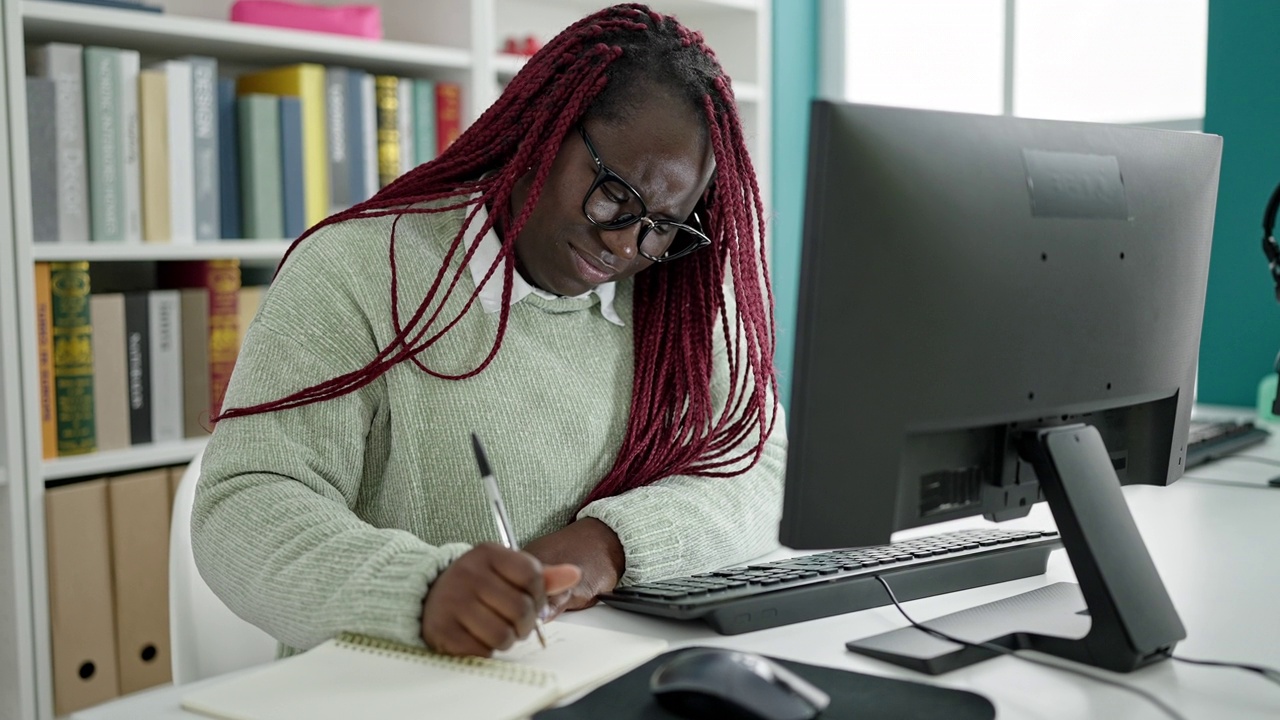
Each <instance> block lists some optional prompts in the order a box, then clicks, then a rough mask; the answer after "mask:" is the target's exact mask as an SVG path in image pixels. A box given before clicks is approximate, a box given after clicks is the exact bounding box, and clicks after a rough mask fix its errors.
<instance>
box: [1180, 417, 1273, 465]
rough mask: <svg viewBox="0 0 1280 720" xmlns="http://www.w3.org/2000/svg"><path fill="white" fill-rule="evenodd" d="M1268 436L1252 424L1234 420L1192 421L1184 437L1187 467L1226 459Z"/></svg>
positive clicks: (1264, 439) (1264, 430)
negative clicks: (1185, 440)
mask: <svg viewBox="0 0 1280 720" xmlns="http://www.w3.org/2000/svg"><path fill="white" fill-rule="evenodd" d="M1270 436H1271V433H1270V432H1268V431H1267V430H1266V429H1265V428H1260V427H1258V426H1257V425H1254V424H1253V423H1252V422H1249V421H1248V420H1245V421H1243V422H1237V421H1234V420H1227V421H1219V422H1204V421H1196V420H1192V421H1191V431H1190V432H1189V433H1188V434H1187V464H1186V466H1187V468H1193V467H1195V466H1197V465H1203V464H1205V463H1207V462H1209V461H1210V460H1217V459H1219V458H1222V457H1226V456H1227V455H1230V454H1231V453H1235V452H1240V451H1241V450H1243V449H1245V448H1247V447H1250V446H1252V445H1257V444H1259V443H1262V442H1264V441H1266V439H1267V438H1268V437H1270Z"/></svg>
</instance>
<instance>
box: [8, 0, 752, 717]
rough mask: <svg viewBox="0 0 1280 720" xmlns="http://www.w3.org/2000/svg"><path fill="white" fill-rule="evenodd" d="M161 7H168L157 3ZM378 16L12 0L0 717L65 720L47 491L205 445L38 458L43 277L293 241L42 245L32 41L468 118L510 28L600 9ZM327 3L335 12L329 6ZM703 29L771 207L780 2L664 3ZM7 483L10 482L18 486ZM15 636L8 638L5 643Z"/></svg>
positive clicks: (448, 8)
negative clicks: (269, 76) (452, 86)
mask: <svg viewBox="0 0 1280 720" xmlns="http://www.w3.org/2000/svg"><path fill="white" fill-rule="evenodd" d="M149 1H151V2H155V1H157V0H149ZM370 1H371V2H372V4H375V5H378V6H379V7H380V8H381V10H382V17H383V28H384V33H385V36H386V37H385V39H383V40H378V41H373V40H366V39H359V38H351V37H345V36H339V35H326V34H316V33H308V32H300V31H293V30H286V29H278V28H268V27H257V26H251V25H243V24H235V23H230V22H228V21H226V20H225V18H227V17H228V16H229V9H230V6H231V0H163V5H164V7H165V12H164V13H163V14H159V15H157V14H151V13H143V12H136V11H128V10H114V9H107V8H100V7H93V6H88V5H79V4H69V3H62V2H50V1H47V0H0V58H2V61H3V63H4V66H3V67H4V81H5V82H4V86H5V88H6V89H5V90H4V92H5V93H6V95H5V97H4V100H5V102H4V110H3V111H0V136H2V137H3V138H4V142H2V143H0V168H4V169H5V170H4V171H0V217H4V218H7V220H6V221H4V222H0V381H2V382H3V385H0V720H10V719H11V718H13V719H17V718H21V719H23V720H27V719H28V718H34V719H36V720H53V718H54V714H53V702H52V683H51V678H50V668H51V657H50V637H49V613H48V587H47V577H46V570H45V568H46V557H45V546H44V537H45V527H44V490H45V483H46V481H51V480H66V479H72V478H78V477H94V476H97V475H101V474H107V473H114V472H124V471H129V470H134V469H140V468H145V467H153V466H159V465H168V464H180V463H183V462H186V461H188V460H190V459H191V458H193V457H194V456H195V455H196V454H198V453H199V452H200V451H201V449H202V448H203V446H204V443H205V440H204V439H190V440H183V441H179V442H175V443H162V444H156V445H146V446H137V447H132V448H129V449H127V450H119V451H110V452H99V453H93V454H89V455H83V456H75V457H67V458H58V459H54V460H48V461H46V460H44V459H43V458H42V454H41V447H40V437H41V433H40V432H39V427H40V424H39V420H38V408H37V397H36V392H35V389H36V388H37V387H38V384H37V375H38V373H37V361H36V353H35V347H36V343H35V337H36V335H35V321H34V318H35V301H34V279H33V274H32V267H33V265H34V263H36V262H40V261H55V260H89V261H90V262H99V263H101V262H118V261H119V262H124V261H161V260H194V259H211V258H232V257H234V258H240V259H242V260H245V261H254V262H272V261H275V260H277V259H278V258H279V257H281V256H282V255H283V254H284V252H285V250H286V248H287V247H288V244H289V243H288V241H287V240H283V239H282V240H278V241H220V242H209V243H197V244H195V245H150V244H124V245H94V244H87V245H76V246H71V245H58V244H44V243H41V244H36V243H33V242H31V240H30V238H31V232H32V218H31V211H30V208H31V197H30V189H29V186H28V185H29V183H28V181H27V178H28V173H29V166H28V155H27V153H28V150H27V137H28V133H27V127H26V97H25V93H24V91H23V88H24V83H23V76H24V75H25V60H24V46H25V45H26V44H29V43H30V44H35V43H41V42H49V41H62V42H71V43H77V44H81V45H106V46H112V47H123V48H130V49H135V50H138V51H140V52H141V53H142V56H143V61H144V62H149V61H151V60H156V59H162V58H166V57H171V56H177V55H185V54H193V53H194V54H204V55H211V56H214V57H216V58H218V59H219V61H220V69H221V70H222V71H224V72H225V73H228V74H235V73H239V72H241V71H244V70H247V69H256V68H265V67H271V66H274V65H283V64H288V63H294V62H316V63H320V64H333V65H343V66H350V67H357V68H361V69H364V70H368V71H373V72H386V73H393V74H398V75H404V76H423V77H432V78H437V79H443V80H452V81H455V82H459V83H461V84H462V85H463V95H464V123H470V122H471V121H473V120H474V119H475V118H477V117H479V116H480V114H481V113H482V112H483V111H484V110H485V109H486V108H487V107H488V106H489V104H490V103H492V101H493V100H494V99H495V98H496V97H497V93H498V92H499V87H500V85H499V83H500V82H503V81H506V80H509V79H510V78H511V77H513V76H514V75H515V74H516V73H517V72H519V70H520V68H521V67H522V66H523V64H524V58H522V57H518V56H509V55H504V54H502V53H501V52H499V51H500V49H501V45H502V40H503V38H504V37H505V36H506V35H507V34H511V33H516V32H519V33H523V34H529V33H533V34H535V35H537V36H538V37H540V38H541V39H542V40H544V41H545V40H547V39H549V38H550V37H551V36H553V35H554V34H555V33H556V32H558V31H559V30H560V29H562V28H563V27H564V26H566V25H568V24H570V23H571V22H573V21H575V20H577V19H578V18H580V17H582V16H583V15H585V14H587V13H589V12H593V11H595V10H597V9H599V8H600V7H601V6H603V5H604V4H605V3H604V2H602V1H601V0H431V1H430V2H422V1H421V0H366V2H370ZM322 2H324V3H326V4H336V0H334V2H329V0H322ZM657 5H658V7H659V9H661V10H662V11H663V12H668V13H672V14H675V15H676V16H677V17H679V18H680V19H681V20H682V21H683V22H685V23H686V24H687V25H689V26H690V27H693V28H696V29H699V30H701V31H703V33H704V34H705V35H706V37H707V41H708V43H709V44H710V45H711V47H712V48H714V49H715V51H716V53H717V56H718V57H719V59H720V61H721V63H722V64H723V65H724V66H725V69H726V71H727V72H728V73H729V75H730V76H731V77H732V78H733V79H734V88H735V93H736V96H737V99H738V103H739V112H740V114H741V116H742V118H743V122H744V125H745V128H746V131H747V136H748V140H749V142H750V143H751V152H752V156H753V159H754V160H755V163H756V171H757V176H758V177H759V179H760V182H761V185H762V188H761V189H762V191H763V192H764V197H765V198H768V197H769V188H768V183H769V177H770V168H771V162H770V157H769V151H770V144H771V143H770V137H771V133H770V126H769V119H770V117H769V116H770V113H769V107H770V76H769V69H770V66H771V60H770V57H771V47H770V33H771V29H770V28H771V25H770V20H771V18H770V16H771V12H772V2H771V0H668V1H667V2H661V3H657ZM6 479H7V482H6ZM10 639H12V641H13V642H12V643H10V642H9V640H10Z"/></svg>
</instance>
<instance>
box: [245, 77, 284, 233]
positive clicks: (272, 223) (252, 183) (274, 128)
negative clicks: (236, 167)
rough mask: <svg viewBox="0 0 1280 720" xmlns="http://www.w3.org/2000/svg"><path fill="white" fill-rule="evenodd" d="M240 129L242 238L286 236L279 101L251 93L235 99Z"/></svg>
mask: <svg viewBox="0 0 1280 720" xmlns="http://www.w3.org/2000/svg"><path fill="white" fill-rule="evenodd" d="M236 102H237V103H238V108H237V110H238V113H239V116H238V122H239V126H240V209H241V212H242V215H241V223H242V225H243V227H242V228H241V230H242V233H241V235H242V237H245V238H251V239H265V240H278V239H280V238H282V237H284V211H283V208H282V205H283V203H282V198H283V194H282V185H283V180H282V178H281V177H280V172H281V171H280V160H281V154H280V98H278V97H276V96H275V95H264V94H260V93H250V94H248V95H241V96H240V97H239V98H237V99H236Z"/></svg>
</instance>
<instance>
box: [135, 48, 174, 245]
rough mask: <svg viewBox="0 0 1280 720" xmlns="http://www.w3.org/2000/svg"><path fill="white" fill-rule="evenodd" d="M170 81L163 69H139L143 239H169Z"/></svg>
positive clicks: (160, 241)
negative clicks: (140, 70)
mask: <svg viewBox="0 0 1280 720" xmlns="http://www.w3.org/2000/svg"><path fill="white" fill-rule="evenodd" d="M168 113H169V83H168V79H167V77H166V76H165V73H164V71H163V70H143V71H142V72H140V73H138V126H139V138H140V140H141V149H142V239H143V241H144V242H149V243H167V242H170V241H171V240H172V234H171V233H172V229H173V223H172V222H170V219H169V215H170V209H169V115H168Z"/></svg>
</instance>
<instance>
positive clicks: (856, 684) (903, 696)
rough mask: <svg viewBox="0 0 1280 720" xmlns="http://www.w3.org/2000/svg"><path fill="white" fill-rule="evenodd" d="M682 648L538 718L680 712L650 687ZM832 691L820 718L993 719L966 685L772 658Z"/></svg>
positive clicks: (648, 717) (618, 718)
mask: <svg viewBox="0 0 1280 720" xmlns="http://www.w3.org/2000/svg"><path fill="white" fill-rule="evenodd" d="M689 649H691V648H680V649H679V650H672V651H670V652H667V653H664V654H662V655H659V656H658V657H656V658H654V659H653V660H650V661H649V662H647V663H645V664H644V665H641V666H640V667H638V668H636V669H634V670H632V671H630V672H628V673H627V674H626V675H623V676H622V677H620V678H618V679H617V680H614V681H613V682H610V683H608V684H607V685H603V686H601V687H599V688H596V689H595V690H593V691H591V692H590V693H588V694H587V695H585V696H583V697H582V698H581V699H579V700H578V701H577V702H575V703H573V704H572V705H567V706H565V707H561V708H552V709H550V710H543V711H542V712H540V713H538V714H536V715H534V716H533V718H534V720H578V719H579V718H581V719H582V720H598V719H599V718H610V720H632V719H636V720H659V719H666V718H675V719H677V720H678V716H677V715H674V714H672V713H671V712H669V711H667V710H666V709H664V708H663V707H662V706H661V705H659V704H658V701H657V700H654V699H653V695H652V694H651V693H650V692H649V677H650V676H651V675H653V671H654V670H655V669H656V668H657V667H658V666H659V665H661V664H662V663H664V662H666V661H667V660H669V659H671V657H672V656H674V655H676V654H678V653H680V652H683V651H685V650H689ZM770 659H771V660H774V661H775V662H778V663H780V664H782V665H783V666H785V667H786V668H787V669H789V670H791V671H792V672H794V673H796V674H797V675H799V676H800V677H803V678H804V679H805V680H808V681H809V682H811V683H813V684H814V685H817V686H818V687H819V688H822V690H823V692H825V693H827V694H828V695H830V696H831V704H830V705H828V706H827V709H826V710H824V711H823V712H822V714H821V715H819V716H818V718H819V720H842V719H844V718H848V719H850V720H853V719H854V718H856V719H857V720H881V719H883V720H992V719H993V718H995V716H996V709H995V706H994V705H992V704H991V701H990V700H988V699H986V698H985V697H983V696H981V695H978V694H976V693H972V692H968V691H965V690H952V689H950V688H943V687H938V686H936V685H926V684H924V683H918V682H911V681H909V680H896V679H893V678H885V677H877V676H875V675H864V674H862V673H857V672H851V671H849V670H837V669H835V668H829V667H819V666H817V665H806V664H805V663H798V662H792V661H790V660H782V659H780V658H770Z"/></svg>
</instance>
